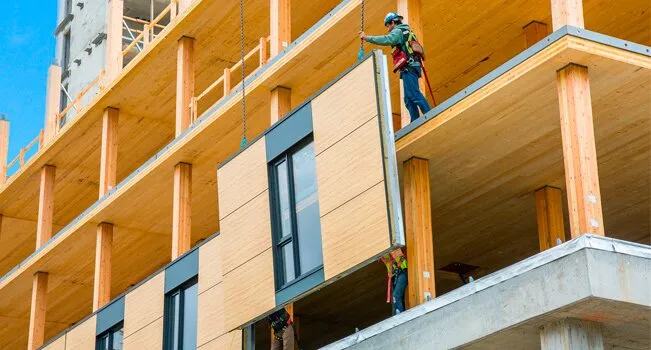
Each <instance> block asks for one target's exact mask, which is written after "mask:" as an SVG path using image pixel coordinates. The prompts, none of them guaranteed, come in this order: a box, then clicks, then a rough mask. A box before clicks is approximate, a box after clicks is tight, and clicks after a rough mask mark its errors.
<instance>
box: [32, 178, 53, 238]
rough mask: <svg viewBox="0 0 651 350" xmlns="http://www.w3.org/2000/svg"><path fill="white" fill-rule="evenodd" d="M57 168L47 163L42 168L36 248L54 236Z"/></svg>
mask: <svg viewBox="0 0 651 350" xmlns="http://www.w3.org/2000/svg"><path fill="white" fill-rule="evenodd" d="M55 174H56V168H55V167H53V166H51V165H45V166H43V168H42V169H41V189H40V193H39V198H38V222H37V225H36V249H38V248H40V247H41V246H42V245H43V244H45V242H47V241H48V240H49V239H50V238H51V237H52V216H53V214H54V177H55Z"/></svg>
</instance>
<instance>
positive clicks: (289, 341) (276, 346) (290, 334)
mask: <svg viewBox="0 0 651 350" xmlns="http://www.w3.org/2000/svg"><path fill="white" fill-rule="evenodd" d="M295 340H296V338H294V325H293V324H292V325H289V326H287V328H285V329H284V330H283V331H282V334H281V335H277V334H274V339H272V340H271V350H281V349H282V350H294V349H295V347H296V344H295Z"/></svg>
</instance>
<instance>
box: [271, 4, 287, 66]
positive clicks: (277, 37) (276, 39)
mask: <svg viewBox="0 0 651 350" xmlns="http://www.w3.org/2000/svg"><path fill="white" fill-rule="evenodd" d="M291 8H292V6H291V0H270V11H271V18H270V20H269V23H270V25H271V28H270V31H269V32H270V33H271V36H270V42H271V47H270V49H271V50H270V51H271V52H270V53H271V57H274V56H276V55H278V54H279V53H280V51H282V50H283V49H284V48H285V47H287V45H289V43H291V42H292V15H291ZM271 57H270V58H271Z"/></svg>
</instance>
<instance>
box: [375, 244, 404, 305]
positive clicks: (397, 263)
mask: <svg viewBox="0 0 651 350" xmlns="http://www.w3.org/2000/svg"><path fill="white" fill-rule="evenodd" d="M380 261H382V262H383V263H384V265H385V266H386V268H387V277H388V278H387V303H390V302H391V278H392V277H394V276H397V275H398V274H400V273H403V272H404V271H405V270H406V269H407V258H405V255H404V254H403V253H402V248H398V249H396V250H394V251H392V252H391V253H389V254H385V255H384V256H382V257H381V258H380Z"/></svg>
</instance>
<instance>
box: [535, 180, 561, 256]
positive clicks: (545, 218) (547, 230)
mask: <svg viewBox="0 0 651 350" xmlns="http://www.w3.org/2000/svg"><path fill="white" fill-rule="evenodd" d="M536 218H537V220H538V242H539V243H540V251H541V252H542V251H544V250H547V249H549V248H552V247H554V246H556V240H558V239H560V240H561V242H565V226H564V224H563V197H562V196H561V190H560V189H558V188H555V187H549V186H545V187H543V188H540V189H538V190H536Z"/></svg>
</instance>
